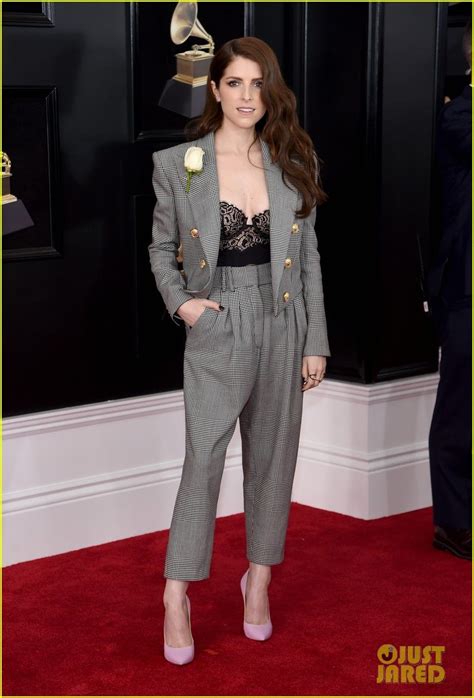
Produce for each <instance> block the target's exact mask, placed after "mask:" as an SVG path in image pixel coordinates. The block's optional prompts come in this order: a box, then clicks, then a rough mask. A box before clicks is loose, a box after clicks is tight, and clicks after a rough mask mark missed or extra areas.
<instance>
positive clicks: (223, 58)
mask: <svg viewBox="0 0 474 698" xmlns="http://www.w3.org/2000/svg"><path fill="white" fill-rule="evenodd" d="M237 56H243V57H244V58H249V59H250V60H252V61H255V63H258V65H259V66H260V69H261V71H262V78H263V84H262V90H261V99H262V102H263V104H264V105H265V107H266V112H265V114H264V116H263V117H262V118H261V119H260V121H259V122H258V123H257V124H256V125H255V130H256V136H255V140H254V141H253V142H252V143H251V144H250V146H249V151H250V148H251V147H252V145H253V143H255V142H256V141H257V139H258V137H259V136H260V137H261V138H262V139H263V140H264V141H266V143H267V144H268V146H269V149H270V153H271V157H272V161H273V162H274V163H276V164H277V165H279V166H280V168H281V170H282V172H283V178H284V181H285V182H286V183H288V182H290V183H291V184H292V185H293V186H294V187H296V189H298V191H299V192H300V193H301V197H302V204H301V208H300V209H299V210H298V211H296V215H297V216H298V217H300V218H306V217H307V216H308V215H309V214H310V212H311V210H312V208H313V207H314V206H315V205H316V204H322V203H324V202H325V201H326V200H327V198H328V196H327V194H326V193H325V192H324V191H323V189H322V187H321V184H320V181H321V180H320V162H322V161H320V159H319V158H318V156H317V155H316V150H315V147H314V144H313V141H312V139H311V137H310V136H309V135H308V133H307V132H306V131H305V130H304V129H303V128H302V127H301V126H300V125H299V122H298V114H297V111H296V97H295V95H294V93H293V91H292V90H291V89H290V88H289V87H288V86H287V85H286V83H285V81H284V79H283V76H282V74H281V70H280V66H279V64H278V60H277V57H276V55H275V53H274V51H273V49H272V48H270V46H269V45H268V44H267V43H266V42H265V41H262V39H258V38H257V37H255V36H244V37H240V38H238V39H231V40H230V41H227V42H226V43H225V44H224V45H223V46H221V48H220V49H219V50H218V51H217V53H216V54H215V55H214V58H213V59H212V62H211V66H210V70H209V79H208V82H207V95H206V105H205V107H204V111H203V113H202V114H201V115H200V116H198V117H195V118H194V119H192V120H191V121H189V122H188V123H187V124H186V126H185V128H184V134H185V138H186V140H188V141H190V140H194V139H196V138H201V137H202V136H205V135H206V134H207V133H209V131H216V130H217V129H218V128H219V127H220V125H221V124H222V120H223V112H222V108H221V106H220V103H219V102H217V101H216V99H215V97H214V94H213V92H212V88H211V85H210V82H211V80H214V82H215V84H216V86H217V88H219V84H220V80H221V78H222V76H223V74H224V71H225V69H226V68H227V66H228V65H229V63H230V62H231V61H232V60H233V59H234V58H236V57H237ZM247 155H248V153H247Z"/></svg>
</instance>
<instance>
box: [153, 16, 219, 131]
mask: <svg viewBox="0 0 474 698" xmlns="http://www.w3.org/2000/svg"><path fill="white" fill-rule="evenodd" d="M197 6H198V3H197V2H180V3H178V5H177V6H176V8H175V10H174V12H173V16H172V18H171V26H170V35H171V40H172V41H173V43H175V44H183V43H184V42H185V41H186V40H187V39H188V38H189V37H190V36H199V37H201V38H202V39H206V40H207V42H208V43H207V44H193V46H192V49H191V50H189V51H183V52H181V53H176V54H175V56H176V74H175V75H173V77H172V78H171V79H170V80H168V81H167V83H166V85H165V87H164V89H163V92H162V94H161V97H160V100H159V102H158V104H159V106H160V107H164V108H165V109H169V110H170V111H172V112H175V113H177V114H182V115H183V116H186V117H188V118H192V117H194V116H198V115H199V114H202V112H203V110H204V104H205V101H206V86H207V77H208V74H209V66H210V64H211V61H212V59H213V55H214V41H213V39H212V36H211V35H210V34H209V33H208V32H206V31H205V29H204V28H203V26H202V24H201V23H200V21H199V20H198V18H197V10H198V7H197ZM203 49H209V52H207V51H203Z"/></svg>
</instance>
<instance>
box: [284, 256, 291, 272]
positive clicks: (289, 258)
mask: <svg viewBox="0 0 474 698" xmlns="http://www.w3.org/2000/svg"><path fill="white" fill-rule="evenodd" d="M290 267H291V257H287V258H286V259H285V269H289V268H290Z"/></svg>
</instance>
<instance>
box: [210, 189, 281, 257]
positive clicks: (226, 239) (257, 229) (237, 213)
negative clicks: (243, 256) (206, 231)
mask: <svg viewBox="0 0 474 698" xmlns="http://www.w3.org/2000/svg"><path fill="white" fill-rule="evenodd" d="M219 203H220V211H221V220H222V235H221V239H220V244H219V247H220V249H221V250H239V251H240V252H243V251H244V250H247V249H248V248H249V247H254V246H255V245H268V244H269V243H270V209H268V208H267V209H265V210H264V211H260V212H259V213H256V214H255V215H253V216H252V223H247V216H246V215H245V213H244V212H243V211H242V209H240V208H239V207H238V206H235V205H234V204H231V203H229V202H228V201H220V202H219Z"/></svg>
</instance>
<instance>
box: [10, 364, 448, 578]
mask: <svg viewBox="0 0 474 698" xmlns="http://www.w3.org/2000/svg"><path fill="white" fill-rule="evenodd" d="M437 381H438V376H437V374H434V375H430V376H422V377H419V378H414V379H405V380H401V381H393V382H390V383H384V384H380V385H375V386H374V385H371V386H360V385H354V384H347V383H342V382H339V381H330V380H327V381H325V382H324V383H323V384H321V386H320V387H319V388H317V389H313V390H312V391H309V392H308V393H307V394H306V395H305V397H304V400H305V403H304V412H303V424H302V431H301V441H300V449H299V459H298V466H297V471H296V476H295V483H294V487H293V500H294V501H297V502H301V503H303V504H308V505H310V506H313V507H318V508H321V509H328V510H331V511H337V512H340V513H343V514H348V515H350V516H355V517H358V518H364V519H370V518H378V517H381V516H388V515H390V514H395V513H400V512H402V511H409V510H412V509H417V508H420V507H424V506H429V505H430V504H431V492H430V486H429V468H428V454H427V434H428V429H429V422H430V418H431V411H432V408H433V404H434V397H435V393H436V386H437ZM3 441H4V443H3V565H4V566H7V565H12V564H15V563H17V562H22V561H26V560H33V559H36V558H41V557H46V556H49V555H55V554H58V553H62V552H67V551H70V550H76V549H80V548H84V547H89V546H92V545H99V544H101V543H106V542H110V541H113V540H120V539H123V538H129V537H132V536H136V535H141V534H143V533H150V532H153V531H158V530H164V529H167V528H168V527H169V524H170V521H171V515H172V511H173V505H174V500H175V496H176V491H177V488H178V485H179V479H180V474H181V466H182V463H183V459H184V403H183V394H182V391H173V392H168V393H162V394H158V395H149V396H144V397H138V398H131V399H126V400H115V401H108V402H104V403H98V404H94V405H86V406H81V407H74V408H67V409H63V410H54V411H50V412H41V413H35V414H32V415H25V416H21V417H12V418H8V419H5V420H3ZM241 511H243V498H242V473H241V445H240V434H239V428H238V426H237V428H236V431H235V433H234V435H233V437H232V440H231V442H230V444H229V448H228V451H227V458H226V465H225V470H224V476H223V479H222V486H221V492H220V497H219V505H218V510H217V515H218V516H227V515H229V514H234V513H238V512H241Z"/></svg>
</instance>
